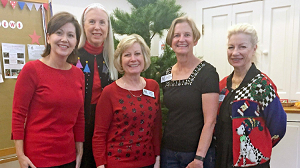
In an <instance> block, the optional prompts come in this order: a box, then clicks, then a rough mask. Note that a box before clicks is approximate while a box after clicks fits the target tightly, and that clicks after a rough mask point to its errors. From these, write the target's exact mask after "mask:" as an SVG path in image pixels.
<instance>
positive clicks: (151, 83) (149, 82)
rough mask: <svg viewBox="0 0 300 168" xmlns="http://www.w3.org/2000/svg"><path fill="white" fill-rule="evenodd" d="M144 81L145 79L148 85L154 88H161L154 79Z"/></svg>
mask: <svg viewBox="0 0 300 168" xmlns="http://www.w3.org/2000/svg"><path fill="white" fill-rule="evenodd" d="M144 79H145V81H146V83H147V85H149V86H152V87H153V86H155V87H159V85H158V83H157V82H156V80H154V79H147V78H144Z"/></svg>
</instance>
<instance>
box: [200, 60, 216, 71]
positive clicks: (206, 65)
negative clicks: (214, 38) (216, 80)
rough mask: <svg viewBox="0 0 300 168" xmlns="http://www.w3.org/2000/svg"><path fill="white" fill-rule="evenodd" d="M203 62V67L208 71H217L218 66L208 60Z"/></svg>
mask: <svg viewBox="0 0 300 168" xmlns="http://www.w3.org/2000/svg"><path fill="white" fill-rule="evenodd" d="M201 64H202V66H203V69H205V70H207V71H212V72H217V70H216V68H215V67H214V66H213V65H212V64H210V63H208V62H206V61H202V62H201Z"/></svg>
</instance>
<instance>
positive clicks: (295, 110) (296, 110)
mask: <svg viewBox="0 0 300 168" xmlns="http://www.w3.org/2000/svg"><path fill="white" fill-rule="evenodd" d="M283 109H284V111H285V112H286V113H298V114H300V108H297V107H295V106H292V107H283Z"/></svg>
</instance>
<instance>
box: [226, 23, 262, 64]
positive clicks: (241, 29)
mask: <svg viewBox="0 0 300 168" xmlns="http://www.w3.org/2000/svg"><path fill="white" fill-rule="evenodd" d="M239 33H244V34H247V35H249V36H250V42H251V44H252V47H254V46H257V43H258V36H257V32H256V30H255V27H254V26H253V25H251V24H249V23H239V24H236V25H233V26H231V27H230V28H229V29H228V33H227V39H228V40H229V39H230V37H231V36H232V35H234V34H239ZM257 47H258V46H257ZM258 55H259V54H258V49H256V51H255V54H254V55H253V58H252V61H253V62H257V56H258Z"/></svg>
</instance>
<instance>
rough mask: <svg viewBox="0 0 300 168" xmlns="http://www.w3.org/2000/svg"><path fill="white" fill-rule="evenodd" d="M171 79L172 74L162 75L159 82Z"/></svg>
mask: <svg viewBox="0 0 300 168" xmlns="http://www.w3.org/2000/svg"><path fill="white" fill-rule="evenodd" d="M170 80H172V74H168V75H164V76H162V77H161V83H164V82H167V81H170Z"/></svg>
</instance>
